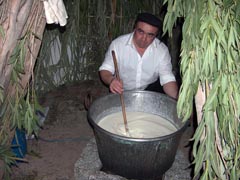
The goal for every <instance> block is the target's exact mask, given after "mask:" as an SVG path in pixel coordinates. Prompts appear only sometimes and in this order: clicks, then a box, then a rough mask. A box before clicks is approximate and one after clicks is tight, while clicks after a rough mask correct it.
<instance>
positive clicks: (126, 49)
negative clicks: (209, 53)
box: [99, 33, 176, 90]
mask: <svg viewBox="0 0 240 180" xmlns="http://www.w3.org/2000/svg"><path fill="white" fill-rule="evenodd" d="M132 38H133V33H130V34H126V35H122V36H120V37H118V38H117V39H115V40H113V41H112V43H111V44H110V46H109V48H108V51H107V52H106V54H105V59H104V62H103V64H102V65H101V66H100V68H99V71H101V70H108V71H110V72H111V73H112V74H114V73H115V69H114V62H113V57H112V50H114V51H115V54H116V59H117V64H118V70H119V76H120V78H121V79H122V81H123V88H124V90H144V89H145V88H146V87H147V86H148V85H149V84H151V83H153V82H155V81H156V80H157V79H158V77H159V78H160V84H161V85H164V84H166V83H168V82H170V81H176V80H175V76H174V75H173V73H172V64H171V57H170V54H169V51H168V48H167V46H166V45H165V44H164V43H162V42H161V41H160V40H159V39H157V38H155V39H154V41H153V42H152V43H151V44H150V45H149V46H148V48H147V49H146V50H145V52H144V54H143V56H142V57H141V56H140V54H139V53H138V52H137V50H136V48H135V46H134V44H133V41H132Z"/></svg>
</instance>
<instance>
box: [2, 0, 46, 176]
mask: <svg viewBox="0 0 240 180" xmlns="http://www.w3.org/2000/svg"><path fill="white" fill-rule="evenodd" d="M43 14H44V11H43V3H42V1H33V0H28V1H23V0H5V1H1V2H0V47H1V48H0V179H9V178H10V171H11V165H12V164H14V163H16V162H15V161H16V160H20V159H18V158H17V157H16V155H15V154H14V153H13V152H12V151H11V142H12V140H13V137H14V134H15V128H17V127H18V128H19V129H24V130H26V132H27V133H28V134H31V133H32V132H34V131H36V129H37V128H38V119H37V117H36V114H35V111H36V109H39V108H40V106H39V105H38V103H37V97H36V95H35V92H34V89H33V84H34V77H33V68H34V65H35V61H36V57H37V54H38V51H39V48H40V45H41V36H42V34H43V30H44V27H45V23H46V21H45V18H44V17H43ZM21 160H23V159H21Z"/></svg>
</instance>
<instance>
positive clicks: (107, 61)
mask: <svg viewBox="0 0 240 180" xmlns="http://www.w3.org/2000/svg"><path fill="white" fill-rule="evenodd" d="M112 50H114V44H113V43H111V44H110V46H109V48H108V50H107V52H106V54H105V58H104V61H103V63H102V65H101V66H100V67H99V71H102V70H107V71H110V72H111V73H112V74H114V73H115V69H114V63H113V57H112Z"/></svg>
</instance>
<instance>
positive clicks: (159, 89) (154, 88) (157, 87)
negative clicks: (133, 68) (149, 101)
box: [145, 79, 164, 93]
mask: <svg viewBox="0 0 240 180" xmlns="http://www.w3.org/2000/svg"><path fill="white" fill-rule="evenodd" d="M145 90H146V91H154V92H159V93H164V91H163V87H162V86H161V84H160V82H159V79H158V80H157V81H155V82H154V83H152V84H149V85H148V86H147V87H146V89H145Z"/></svg>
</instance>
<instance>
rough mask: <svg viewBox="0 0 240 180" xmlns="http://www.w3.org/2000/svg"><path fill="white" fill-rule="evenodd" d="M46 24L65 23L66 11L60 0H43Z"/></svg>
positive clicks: (63, 24)
mask: <svg viewBox="0 0 240 180" xmlns="http://www.w3.org/2000/svg"><path fill="white" fill-rule="evenodd" d="M43 4H44V10H45V15H46V20H47V24H53V23H55V24H60V26H65V25H66V24H67V18H68V15H67V12H66V8H65V6H64V3H63V1H62V0H45V1H43Z"/></svg>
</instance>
